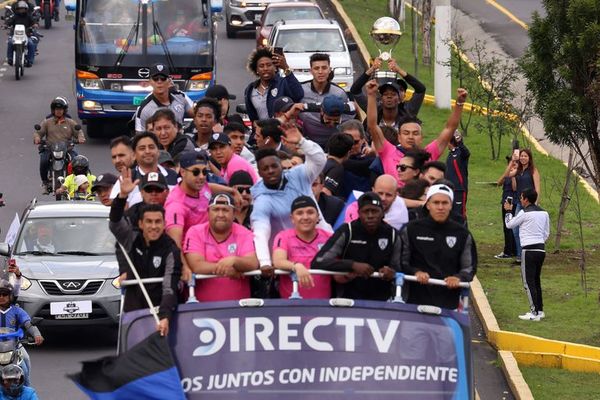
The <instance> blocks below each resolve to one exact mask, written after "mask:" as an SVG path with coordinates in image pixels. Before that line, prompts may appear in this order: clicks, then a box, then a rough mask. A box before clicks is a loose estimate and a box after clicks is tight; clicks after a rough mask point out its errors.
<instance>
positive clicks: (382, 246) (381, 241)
mask: <svg viewBox="0 0 600 400" xmlns="http://www.w3.org/2000/svg"><path fill="white" fill-rule="evenodd" d="M377 244H379V248H380V249H381V250H384V249H385V248H386V247H387V245H388V240H387V239H379V241H378V242H377Z"/></svg>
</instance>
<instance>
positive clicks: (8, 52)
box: [6, 36, 37, 64]
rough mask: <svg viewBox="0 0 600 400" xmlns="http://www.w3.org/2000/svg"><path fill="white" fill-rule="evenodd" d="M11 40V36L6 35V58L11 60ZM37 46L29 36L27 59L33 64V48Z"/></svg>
mask: <svg viewBox="0 0 600 400" xmlns="http://www.w3.org/2000/svg"><path fill="white" fill-rule="evenodd" d="M13 47H14V46H13V42H12V36H9V37H8V46H6V59H7V60H12V58H13ZM36 47H37V43H36V41H35V40H33V39H31V38H27V61H29V63H30V64H33V60H34V59H35V49H36Z"/></svg>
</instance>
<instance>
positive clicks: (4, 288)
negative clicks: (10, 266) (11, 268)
mask: <svg viewBox="0 0 600 400" xmlns="http://www.w3.org/2000/svg"><path fill="white" fill-rule="evenodd" d="M7 292H8V298H9V300H10V302H11V303H12V301H13V293H14V288H13V285H12V284H11V283H10V282H9V281H7V280H6V279H0V293H7Z"/></svg>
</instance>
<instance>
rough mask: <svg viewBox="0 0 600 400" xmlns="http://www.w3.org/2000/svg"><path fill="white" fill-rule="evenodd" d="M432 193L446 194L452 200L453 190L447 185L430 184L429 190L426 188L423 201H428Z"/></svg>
mask: <svg viewBox="0 0 600 400" xmlns="http://www.w3.org/2000/svg"><path fill="white" fill-rule="evenodd" d="M434 194H445V195H446V196H448V197H449V198H450V201H451V202H453V201H454V192H453V191H452V189H450V187H449V186H447V185H432V186H430V187H429V190H427V197H426V199H425V202H428V201H429V199H430V198H431V196H433V195H434Z"/></svg>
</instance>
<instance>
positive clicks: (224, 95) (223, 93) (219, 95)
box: [204, 85, 236, 100]
mask: <svg viewBox="0 0 600 400" xmlns="http://www.w3.org/2000/svg"><path fill="white" fill-rule="evenodd" d="M204 96H206V97H212V98H213V99H217V100H221V99H229V100H235V99H236V97H235V95H233V94H229V91H228V90H227V88H226V87H225V86H223V85H213V86H210V87H209V88H208V89H206V93H205V94H204Z"/></svg>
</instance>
